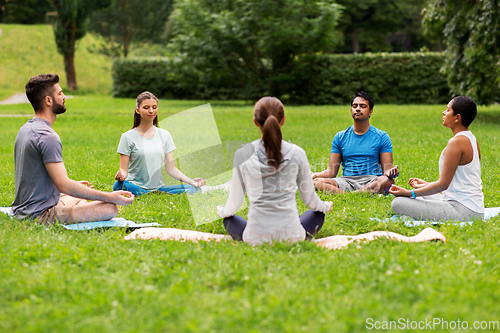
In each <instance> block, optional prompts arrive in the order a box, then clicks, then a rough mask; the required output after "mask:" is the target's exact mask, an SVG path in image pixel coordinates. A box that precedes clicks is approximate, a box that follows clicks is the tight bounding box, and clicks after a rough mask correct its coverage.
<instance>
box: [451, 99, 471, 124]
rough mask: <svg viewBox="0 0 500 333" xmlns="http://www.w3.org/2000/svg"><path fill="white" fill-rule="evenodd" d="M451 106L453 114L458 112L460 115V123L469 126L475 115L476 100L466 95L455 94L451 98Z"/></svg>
mask: <svg viewBox="0 0 500 333" xmlns="http://www.w3.org/2000/svg"><path fill="white" fill-rule="evenodd" d="M451 108H452V109H453V114H454V115H455V114H459V115H461V116H462V125H464V126H465V127H469V125H470V124H471V123H472V121H473V120H474V119H475V118H476V115H477V106H476V102H474V100H473V99H472V98H470V97H467V96H457V97H455V98H454V99H452V100H451Z"/></svg>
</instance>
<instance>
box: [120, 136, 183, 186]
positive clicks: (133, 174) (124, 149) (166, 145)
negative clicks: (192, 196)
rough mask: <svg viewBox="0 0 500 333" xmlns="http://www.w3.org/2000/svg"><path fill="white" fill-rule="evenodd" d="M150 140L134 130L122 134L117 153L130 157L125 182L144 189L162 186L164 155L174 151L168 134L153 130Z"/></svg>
mask: <svg viewBox="0 0 500 333" xmlns="http://www.w3.org/2000/svg"><path fill="white" fill-rule="evenodd" d="M155 131H156V132H155V135H154V136H153V137H152V138H149V139H148V138H145V137H143V136H142V135H141V134H140V133H139V132H138V131H137V129H136V128H133V129H131V130H129V131H127V132H125V133H123V134H122V136H121V138H120V143H119V144H118V149H117V152H118V153H119V154H123V155H127V156H129V157H130V161H129V163H128V176H127V180H128V181H129V182H131V183H132V184H135V185H137V186H140V187H142V188H144V189H150V190H157V189H159V188H160V187H162V186H164V184H163V178H162V176H161V168H162V166H163V161H164V160H165V155H166V154H168V153H170V152H171V151H172V150H174V149H175V145H174V140H173V139H172V136H171V135H170V133H169V132H167V131H165V130H164V129H161V128H157V127H156V128H155Z"/></svg>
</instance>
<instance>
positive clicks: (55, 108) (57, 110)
mask: <svg viewBox="0 0 500 333" xmlns="http://www.w3.org/2000/svg"><path fill="white" fill-rule="evenodd" d="M64 112H66V106H64V104H58V103H54V104H52V113H53V114H61V113H64Z"/></svg>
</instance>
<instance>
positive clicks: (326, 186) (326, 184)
mask: <svg viewBox="0 0 500 333" xmlns="http://www.w3.org/2000/svg"><path fill="white" fill-rule="evenodd" d="M313 182H314V187H315V189H316V190H317V191H323V192H328V193H333V194H342V193H345V192H350V191H354V192H370V193H387V192H388V191H389V188H390V187H391V185H392V184H394V180H393V179H390V178H388V177H386V176H380V177H377V178H375V179H373V180H372V181H371V182H369V183H368V184H367V185H365V186H364V187H360V188H356V187H353V188H349V189H344V190H343V189H341V188H340V186H339V184H338V183H337V181H335V178H316V179H314V180H313Z"/></svg>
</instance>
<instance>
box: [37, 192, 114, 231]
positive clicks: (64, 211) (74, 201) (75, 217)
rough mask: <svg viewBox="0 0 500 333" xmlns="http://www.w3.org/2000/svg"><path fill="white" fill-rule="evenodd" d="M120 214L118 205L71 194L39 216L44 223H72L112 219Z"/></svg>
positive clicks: (39, 219) (39, 220)
mask: <svg viewBox="0 0 500 333" xmlns="http://www.w3.org/2000/svg"><path fill="white" fill-rule="evenodd" d="M117 214H118V206H117V205H115V204H113V203H109V202H102V201H91V202H88V201H87V200H85V199H80V198H75V197H72V196H70V195H65V196H62V197H61V198H60V199H59V202H58V203H57V205H55V206H53V207H51V208H49V209H47V210H46V211H44V212H43V213H42V214H40V215H39V216H38V222H40V223H43V224H54V223H56V222H59V223H62V224H71V223H79V222H94V221H103V220H104V221H105V220H110V219H112V218H113V217H115V216H116V215H117Z"/></svg>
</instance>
